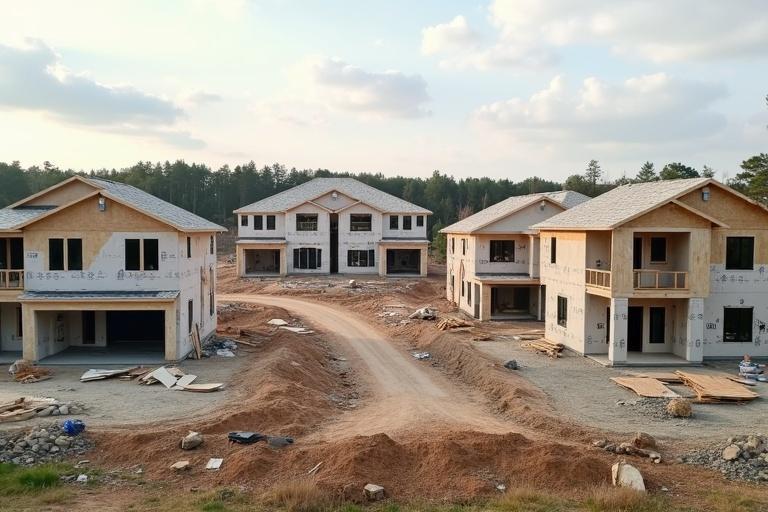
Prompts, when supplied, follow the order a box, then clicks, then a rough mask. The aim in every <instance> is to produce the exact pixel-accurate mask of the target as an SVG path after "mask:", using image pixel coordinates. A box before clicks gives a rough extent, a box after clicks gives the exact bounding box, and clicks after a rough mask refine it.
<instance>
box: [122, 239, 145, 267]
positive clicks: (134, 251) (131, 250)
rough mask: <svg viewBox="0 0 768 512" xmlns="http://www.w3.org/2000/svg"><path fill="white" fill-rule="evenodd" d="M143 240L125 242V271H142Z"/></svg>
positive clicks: (127, 240)
mask: <svg viewBox="0 0 768 512" xmlns="http://www.w3.org/2000/svg"><path fill="white" fill-rule="evenodd" d="M140 244H141V240H139V239H138V238H127V239H126V240H125V270H141V245H140Z"/></svg>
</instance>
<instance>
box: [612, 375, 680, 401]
mask: <svg viewBox="0 0 768 512" xmlns="http://www.w3.org/2000/svg"><path fill="white" fill-rule="evenodd" d="M611 380H612V381H613V382H615V383H616V384H618V385H619V386H622V387H625V388H627V389H631V390H632V391H634V392H635V393H637V394H638V395H640V396H644V397H649V398H680V395H678V394H677V393H675V392H674V391H672V390H671V389H669V388H668V387H667V386H665V385H664V383H662V382H660V381H658V380H656V379H650V378H648V377H611Z"/></svg>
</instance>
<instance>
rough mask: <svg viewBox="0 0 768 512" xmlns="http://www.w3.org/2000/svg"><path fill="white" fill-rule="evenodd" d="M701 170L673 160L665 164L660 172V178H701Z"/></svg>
mask: <svg viewBox="0 0 768 512" xmlns="http://www.w3.org/2000/svg"><path fill="white" fill-rule="evenodd" d="M699 177H700V176H699V171H697V170H696V169H694V168H693V167H689V166H687V165H684V164H681V163H680V162H672V163H669V164H667V165H665V166H664V168H663V169H662V170H661V172H660V173H659V178H661V179H662V180H677V179H681V178H699Z"/></svg>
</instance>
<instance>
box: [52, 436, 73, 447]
mask: <svg viewBox="0 0 768 512" xmlns="http://www.w3.org/2000/svg"><path fill="white" fill-rule="evenodd" d="M54 444H55V445H56V446H60V447H62V448H68V447H69V445H70V444H71V441H70V440H69V438H68V437H64V436H59V437H57V438H56V440H55V441H54Z"/></svg>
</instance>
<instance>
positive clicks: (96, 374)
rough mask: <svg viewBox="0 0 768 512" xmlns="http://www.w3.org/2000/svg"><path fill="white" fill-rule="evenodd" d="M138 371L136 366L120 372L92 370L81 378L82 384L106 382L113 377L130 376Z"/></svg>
mask: <svg viewBox="0 0 768 512" xmlns="http://www.w3.org/2000/svg"><path fill="white" fill-rule="evenodd" d="M136 369H137V368H136V367H135V366H132V367H131V368H121V369H119V370H101V369H90V370H88V371H86V372H85V373H84V374H82V375H81V376H80V382H89V381H92V380H104V379H109V378H112V377H119V376H121V375H128V374H130V373H131V372H132V371H134V370H136Z"/></svg>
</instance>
